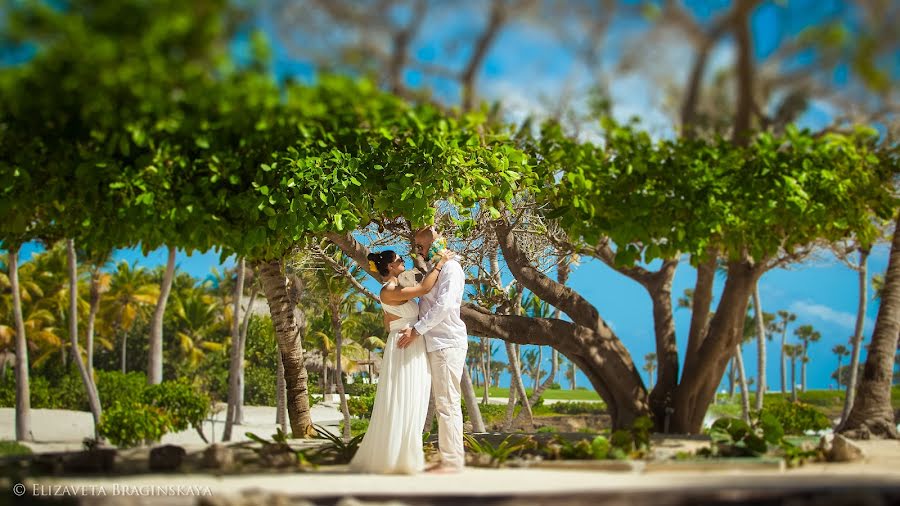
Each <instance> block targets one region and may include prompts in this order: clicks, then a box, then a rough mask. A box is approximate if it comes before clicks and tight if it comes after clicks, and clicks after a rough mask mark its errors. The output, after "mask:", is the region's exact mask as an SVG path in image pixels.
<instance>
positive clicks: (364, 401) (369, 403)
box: [347, 395, 375, 419]
mask: <svg viewBox="0 0 900 506" xmlns="http://www.w3.org/2000/svg"><path fill="white" fill-rule="evenodd" d="M374 407H375V397H374V396H371V395H370V396H365V397H350V398H348V399H347V408H348V409H349V410H350V416H355V417H358V418H366V419H369V418H372V409H373V408H374Z"/></svg>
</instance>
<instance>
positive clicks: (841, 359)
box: [837, 355, 847, 420]
mask: <svg viewBox="0 0 900 506" xmlns="http://www.w3.org/2000/svg"><path fill="white" fill-rule="evenodd" d="M837 358H838V368H837V384H838V390H840V389H841V366H843V362H844V357H843V355H838V356H837ZM846 400H847V399H846V398H845V399H844V401H845V403H846ZM843 419H844V418H843V417H841V420H843Z"/></svg>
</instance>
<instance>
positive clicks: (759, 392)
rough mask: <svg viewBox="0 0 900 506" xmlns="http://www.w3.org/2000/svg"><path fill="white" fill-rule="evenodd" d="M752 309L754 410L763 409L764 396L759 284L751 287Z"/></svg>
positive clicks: (762, 329)
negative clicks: (755, 348) (755, 351)
mask: <svg viewBox="0 0 900 506" xmlns="http://www.w3.org/2000/svg"><path fill="white" fill-rule="evenodd" d="M753 307H754V308H755V313H756V346H757V348H758V353H757V355H758V357H757V361H756V367H757V373H756V410H757V411H760V410H762V408H763V400H764V398H765V395H766V324H765V321H764V316H763V309H762V302H760V298H759V282H758V281H757V282H756V283H755V284H754V285H753Z"/></svg>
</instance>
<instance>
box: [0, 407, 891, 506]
mask: <svg viewBox="0 0 900 506" xmlns="http://www.w3.org/2000/svg"><path fill="white" fill-rule="evenodd" d="M312 414H313V420H314V421H315V423H317V424H325V425H330V426H336V425H337V423H338V422H339V421H340V419H341V416H340V412H339V411H338V410H337V409H336V407H335V406H334V405H322V404H319V405H316V406H314V407H313V413H312ZM222 416H223V413H219V414H218V415H217V420H221V418H222ZM274 420H275V409H274V408H268V407H254V406H250V407H247V408H246V424H245V425H243V426H239V427H236V429H235V433H234V434H235V440H238V441H240V440H245V439H246V437H245V436H244V433H245V432H247V431H250V432H254V433H256V434H258V435H261V436H265V437H268V436H269V435H271V434H272V433H274V432H275V429H276V425H275V423H274ZM32 425H33V432H34V435H35V438H36V442H35V443H29V446H31V447H32V449H33V450H34V451H37V452H43V451H60V450H78V449H81V439H82V438H84V437H87V436H90V435H91V431H92V423H91V416H90V414H89V413H86V412H72V411H62V410H33V411H32ZM14 428H15V417H14V410H13V409H8V408H4V409H0V439H5V440H10V439H14V434H15V433H14ZM205 430H206V433H207V435H208V436H211V435H212V434H213V432H214V433H215V435H216V438H218V437H220V436H221V430H222V423H221V421H217V422H207V426H206V427H205ZM163 443H176V444H182V445H185V446H188V447H196V446H202V445H203V443H202V440H201V439H200V438H199V436H198V435H197V434H196V432H195V431H185V432H181V433H177V434H169V435H166V436H165V437H164V438H163ZM858 443H859V445H860V446H861V447H863V449H864V450H865V451H866V453H867V456H868V457H867V459H866V460H865V461H862V462H857V463H851V464H807V465H804V466H801V467H799V468H796V469H787V470H779V469H773V468H769V469H748V468H741V467H739V466H734V467H729V466H728V465H723V466H721V467H720V468H715V469H707V470H702V471H701V470H696V469H695V470H671V469H662V470H656V471H651V470H650V469H649V468H647V469H644V468H643V466H642V465H640V464H641V463H637V464H638V465H634V466H633V467H632V468H631V469H630V470H625V471H619V472H609V471H591V470H583V469H582V470H578V469H573V470H559V469H540V468H528V469H525V468H522V469H515V468H504V469H498V470H495V469H482V468H467V469H466V470H465V471H464V472H463V473H460V474H445V475H435V474H423V475H417V476H381V475H359V474H351V473H349V471H347V470H346V468H341V467H338V468H330V469H329V470H328V471H320V472H312V473H291V474H247V475H237V476H235V475H230V476H214V475H212V474H193V475H187V474H147V475H140V476H121V477H114V478H109V477H97V476H91V477H39V478H32V479H28V480H26V481H25V483H24V484H23V485H24V487H25V488H26V489H27V490H28V494H29V495H43V496H47V495H54V494H56V493H58V492H59V488H54V487H66V488H64V489H63V490H74V487H83V488H80V489H79V490H81V493H80V494H77V495H84V496H87V495H96V494H97V492H98V491H99V490H101V489H102V490H103V493H104V494H106V495H107V496H113V495H116V494H123V493H124V492H123V491H125V490H131V491H132V492H133V493H134V494H137V495H140V496H142V502H141V504H194V503H195V501H196V500H197V499H198V497H196V496H202V495H205V494H207V493H211V494H213V495H216V496H221V495H228V496H234V495H235V494H254V493H255V494H262V495H264V496H271V495H273V494H274V495H275V496H279V497H282V498H284V497H287V498H290V499H291V500H294V499H298V498H307V499H312V500H314V501H316V502H317V503H319V501H322V502H321V504H335V502H334V500H335V499H334V498H339V497H345V496H355V497H362V498H367V499H370V500H384V499H399V500H401V501H402V500H406V501H407V502H408V503H410V504H444V503H447V502H448V501H449V502H450V503H453V501H454V500H455V499H454V498H468V499H467V501H466V502H471V501H470V500H474V501H475V503H479V504H487V503H488V502H490V501H493V500H497V499H499V498H504V497H505V498H516V497H519V498H521V497H522V495H523V494H524V495H530V496H531V497H538V496H555V497H562V495H561V494H565V496H568V497H571V496H573V495H578V494H582V495H584V497H588V496H590V497H599V496H610V495H621V494H626V495H629V497H631V496H635V495H640V494H657V497H656V498H651V499H652V500H648V501H649V502H647V504H651V503H654V501H656V500H657V499H658V497H660V494H662V495H665V493H666V491H681V492H680V493H684V494H707V493H709V494H712V493H717V494H718V493H723V492H725V491H727V492H729V493H734V494H737V493H739V492H740V491H741V490H743V491H745V492H746V491H747V490H750V491H752V492H753V493H771V492H772V491H781V492H782V493H790V492H791V491H795V492H796V491H807V490H823V489H827V490H835V491H837V492H840V493H850V494H851V495H852V494H855V493H857V492H858V491H866V492H867V493H868V492H869V491H873V490H874V491H886V490H889V491H900V441H860V442H858ZM697 444H699V442H698V441H696V439H693V440H689V439H686V440H677V439H674V438H669V439H666V440H665V441H662V442H660V446H664V447H666V448H667V449H668V450H670V451H675V450H676V449H677V448H679V447H681V448H684V449H688V448H692V447H696V446H697ZM6 481H8V480H6V479H0V482H3V483H4V486H5V487H13V486H14V485H15V484H12V483H6ZM167 487H168V488H167ZM171 487H178V490H179V491H180V492H179V493H178V494H177V497H173V496H172V492H171ZM91 490H93V493H92V492H91ZM165 490H169V492H165ZM841 491H843V492H841ZM847 491H850V492H847ZM879 493H881V492H879ZM898 493H900V492H898ZM734 497H737V496H734ZM441 498H443V499H441ZM492 498H493V499H492ZM476 499H477V500H476ZM95 500H96V501H99V502H96V503H95V502H86V503H85V504H106V503H104V502H102V501H103V500H105V499H101V498H95V499H91V501H95ZM441 501H443V502H441ZM485 501H487V502H485ZM585 501H587V499H585ZM592 501H593V500H591V501H589V502H584V504H593V502H592ZM262 502H263V503H269V500H268V499H267V500H265V501H262ZM514 502H515V501H514ZM2 503H3V501H0V504H2ZM274 503H278V502H277V501H275V502H274ZM551 503H552V502H551ZM576 503H577V502H576ZM548 504H549V503H548ZM573 504H575V503H573ZM577 504H581V503H577ZM629 504H630V502H629ZM879 504H880V503H879Z"/></svg>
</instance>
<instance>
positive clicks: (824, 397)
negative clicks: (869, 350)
mask: <svg viewBox="0 0 900 506" xmlns="http://www.w3.org/2000/svg"><path fill="white" fill-rule="evenodd" d="M844 394H845V391H844V390H807V391H806V392H799V391H798V392H797V400H798V401H800V402H803V403H805V404H810V405H812V406H815V407H816V408H818V409H819V410H820V411H821V412H822V413H824V414H825V415H826V416H827V417H829V418H838V417H840V416H841V412H842V411H843V409H844ZM717 398H718V404H713V405H710V406H709V413H710V414H711V415H713V416H733V417H740V416H741V394H740V393H739V392H735V394H734V397H733V398H731V399H729V398H728V395H722V394H719V395H717ZM790 398H791V394H790V392H788V393H787V394H782V393H774V394H771V393H767V394H766V399H765V402H764V403H763V404H765V403H766V402H770V401H772V402H775V401H778V400H780V399H790ZM755 405H756V394H754V393H753V392H750V409H753V407H754V406H755ZM891 405H892V406H893V407H894V409H895V410H896V409H900V386H894V387H893V388H891Z"/></svg>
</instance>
